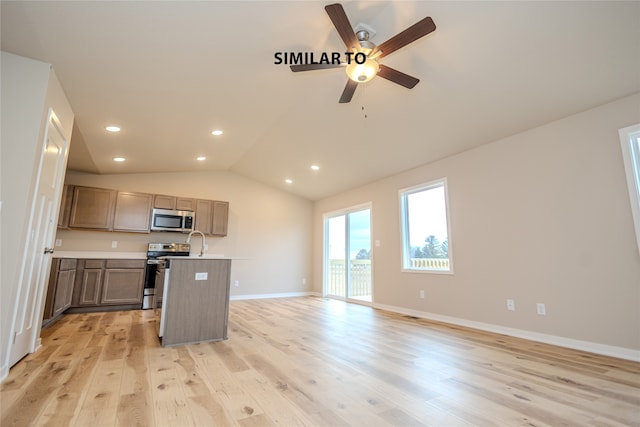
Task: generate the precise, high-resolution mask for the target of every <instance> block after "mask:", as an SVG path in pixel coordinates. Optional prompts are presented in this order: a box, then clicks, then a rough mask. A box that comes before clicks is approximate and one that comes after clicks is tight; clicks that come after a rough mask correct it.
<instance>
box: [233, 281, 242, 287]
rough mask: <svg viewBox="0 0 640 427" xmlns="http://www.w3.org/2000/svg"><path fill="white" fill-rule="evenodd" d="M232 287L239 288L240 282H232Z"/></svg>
mask: <svg viewBox="0 0 640 427" xmlns="http://www.w3.org/2000/svg"><path fill="white" fill-rule="evenodd" d="M233 286H235V287H236V288H237V287H238V286H240V281H239V280H236V281H235V282H233Z"/></svg>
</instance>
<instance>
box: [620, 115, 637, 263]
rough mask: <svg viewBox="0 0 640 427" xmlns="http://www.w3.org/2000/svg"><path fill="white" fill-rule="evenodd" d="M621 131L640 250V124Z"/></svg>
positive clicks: (632, 211) (634, 223)
mask: <svg viewBox="0 0 640 427" xmlns="http://www.w3.org/2000/svg"><path fill="white" fill-rule="evenodd" d="M619 132H620V143H621V144H622V157H623V160H624V169H625V172H626V174H627V187H629V199H630V201H631V214H632V216H633V225H634V226H635V229H636V242H637V243H638V251H640V124H637V125H635V126H630V127H628V128H624V129H620V131H619Z"/></svg>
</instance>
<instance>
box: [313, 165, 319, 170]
mask: <svg viewBox="0 0 640 427" xmlns="http://www.w3.org/2000/svg"><path fill="white" fill-rule="evenodd" d="M311 170H314V171H319V170H320V166H318V165H311Z"/></svg>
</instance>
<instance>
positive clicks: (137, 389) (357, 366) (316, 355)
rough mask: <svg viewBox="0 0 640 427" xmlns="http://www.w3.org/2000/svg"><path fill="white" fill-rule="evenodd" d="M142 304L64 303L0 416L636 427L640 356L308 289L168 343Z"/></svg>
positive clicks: (171, 422) (184, 422) (7, 393)
mask: <svg viewBox="0 0 640 427" xmlns="http://www.w3.org/2000/svg"><path fill="white" fill-rule="evenodd" d="M155 330H156V319H155V317H154V316H153V313H152V312H151V311H127V312H110V313H93V314H75V315H67V316H65V317H64V318H63V319H62V320H61V321H59V322H57V323H56V324H55V325H53V326H52V327H50V328H47V329H45V330H44V331H43V334H42V335H43V346H42V348H41V349H40V350H39V351H38V352H36V353H35V354H32V355H29V356H28V357H26V358H25V359H24V360H22V361H21V362H19V363H18V364H17V365H16V366H15V367H13V368H12V369H11V371H10V374H9V377H8V378H7V379H6V380H5V381H4V383H3V384H2V389H1V392H0V398H1V405H2V406H1V408H2V414H1V418H0V425H2V427H8V426H11V425H17V426H31V425H54V426H67V425H75V426H133V425H140V426H194V425H195V426H213V425H219V426H227V425H237V426H271V425H280V426H299V425H306V426H347V425H350V426H368V427H374V426H385V425H394V426H414V425H415V426H418V425H420V426H422V425H425V426H470V425H478V426H565V425H571V426H633V425H635V426H640V364H639V363H634V362H630V361H623V360H618V359H613V358H609V357H603V356H597V355H593V354H588V353H583V352H579V351H573V350H568V349H564V348H559V347H554V346H550V345H544V344H540V343H535V342H530V341H526V340H521V339H516V338H510V337H506V336H502V335H498V334H492V333H485V332H480V331H475V330H471V329H465V328H461V327H456V326H451V325H446V324H441V323H435V322H430V321H426V320H419V319H415V318H410V317H407V316H402V315H399V314H394V313H389V312H385V311H380V310H375V309H372V308H369V307H365V306H360V305H355V304H347V303H344V302H340V301H332V300H326V299H321V298H315V297H304V298H287V299H270V300H253V301H233V302H231V308H230V323H229V339H228V340H227V341H223V342H217V343H206V344H198V345H187V346H178V347H172V348H162V347H160V345H159V343H158V339H157V337H156V335H155Z"/></svg>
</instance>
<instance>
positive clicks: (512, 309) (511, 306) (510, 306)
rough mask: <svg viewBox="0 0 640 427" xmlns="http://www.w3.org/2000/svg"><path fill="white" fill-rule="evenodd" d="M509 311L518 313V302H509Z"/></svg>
mask: <svg viewBox="0 0 640 427" xmlns="http://www.w3.org/2000/svg"><path fill="white" fill-rule="evenodd" d="M507 310H509V311H516V302H515V301H514V300H512V299H508V300H507Z"/></svg>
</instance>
